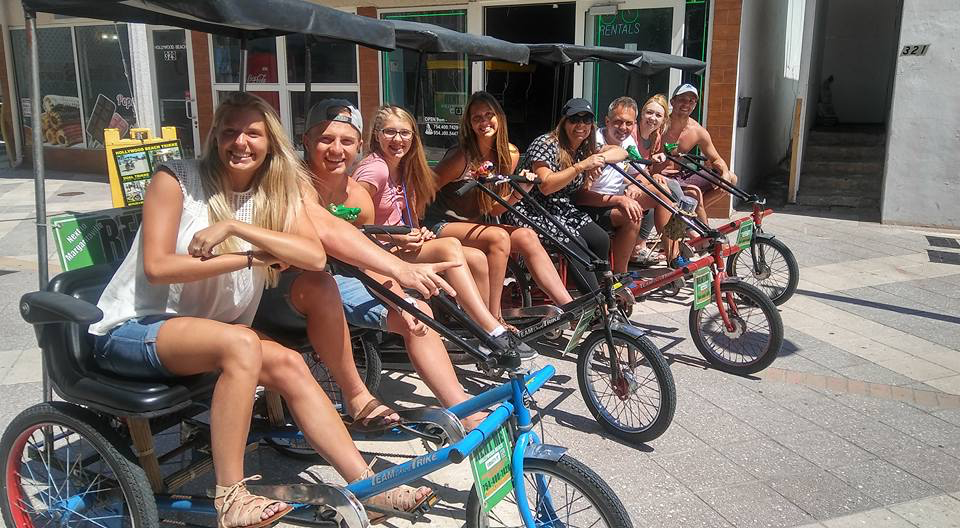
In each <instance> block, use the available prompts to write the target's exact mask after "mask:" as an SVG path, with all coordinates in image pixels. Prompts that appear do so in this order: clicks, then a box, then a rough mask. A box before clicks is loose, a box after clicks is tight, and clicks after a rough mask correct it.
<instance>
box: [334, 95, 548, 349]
mask: <svg viewBox="0 0 960 528" xmlns="http://www.w3.org/2000/svg"><path fill="white" fill-rule="evenodd" d="M366 150H367V156H366V157H364V158H363V159H362V160H361V161H360V163H359V164H357V168H356V169H355V170H354V172H353V175H352V177H353V179H354V180H356V181H357V182H358V183H359V184H360V186H361V187H363V188H364V189H365V190H366V191H367V192H368V193H370V197H371V199H372V200H373V206H374V209H375V213H374V222H375V223H376V224H379V225H406V226H410V232H409V233H408V234H406V235H389V236H386V235H384V236H383V237H385V240H386V241H388V242H390V243H392V244H394V246H395V252H396V253H397V256H399V257H400V258H403V259H405V260H408V261H412V262H461V263H464V264H466V265H465V266H459V267H455V268H450V269H449V270H447V271H446V272H445V273H446V276H447V280H448V281H449V282H450V285H451V286H453V288H454V289H455V290H456V292H457V301H458V302H459V303H460V306H461V307H462V308H463V309H464V311H465V312H467V314H469V315H470V317H471V318H473V320H474V321H476V323H477V324H478V325H480V327H482V328H483V329H484V330H486V331H487V332H489V333H490V334H491V335H492V336H494V337H495V338H500V336H503V337H502V338H501V339H506V340H508V341H509V345H511V346H513V347H514V348H516V349H517V350H518V351H519V352H521V354H522V355H524V356H532V355H533V354H534V352H533V350H532V349H530V347H528V346H527V345H525V344H523V343H522V342H521V341H520V340H519V338H517V337H516V335H515V334H514V333H513V332H511V331H508V330H507V329H506V328H505V327H504V325H502V324H501V321H498V320H497V318H495V317H494V316H493V315H492V314H491V313H490V310H488V309H487V303H486V302H485V300H484V298H483V297H482V296H481V293H480V292H481V291H483V292H487V291H489V288H490V287H489V278H488V275H487V258H486V255H484V254H483V252H482V251H480V250H478V249H474V248H469V247H464V246H463V245H462V244H461V243H460V241H459V240H457V239H455V238H442V239H440V238H437V237H436V235H435V234H434V233H433V232H431V231H430V230H429V229H427V228H425V227H421V226H420V222H419V218H420V217H421V216H423V212H424V210H425V209H426V206H427V204H428V203H429V202H431V201H432V200H433V197H434V195H435V194H436V187H435V181H436V180H435V176H434V173H433V170H432V169H430V166H429V165H428V164H427V158H426V155H425V154H424V151H423V144H422V143H421V141H420V135H419V134H418V133H417V131H416V121H415V120H414V119H413V116H411V115H410V113H408V112H407V111H406V110H404V109H403V108H400V107H398V106H393V105H384V106H381V107H380V108H378V109H377V113H376V115H375V116H374V119H373V124H372V126H371V127H370V136H369V137H368V138H367V141H366ZM478 283H479V286H478ZM504 344H505V345H507V344H508V343H504Z"/></svg>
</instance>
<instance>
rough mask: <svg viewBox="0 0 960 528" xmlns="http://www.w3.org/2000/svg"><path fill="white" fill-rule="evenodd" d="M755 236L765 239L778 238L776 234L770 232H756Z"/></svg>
mask: <svg viewBox="0 0 960 528" xmlns="http://www.w3.org/2000/svg"><path fill="white" fill-rule="evenodd" d="M754 237H755V238H762V239H764V240H773V239H774V238H776V235H771V234H770V233H756V234H754Z"/></svg>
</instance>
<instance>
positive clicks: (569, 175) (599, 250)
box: [503, 98, 627, 293]
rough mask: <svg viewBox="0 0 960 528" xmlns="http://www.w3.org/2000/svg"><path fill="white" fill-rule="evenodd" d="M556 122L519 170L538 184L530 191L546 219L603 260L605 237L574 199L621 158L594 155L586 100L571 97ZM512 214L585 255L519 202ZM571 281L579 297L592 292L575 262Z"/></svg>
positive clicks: (607, 152)
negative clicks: (530, 174)
mask: <svg viewBox="0 0 960 528" xmlns="http://www.w3.org/2000/svg"><path fill="white" fill-rule="evenodd" d="M560 116H561V117H560V122H559V123H557V128H555V129H554V130H553V131H551V132H548V133H546V134H543V135H542V136H540V137H538V138H536V139H534V140H533V143H531V144H530V147H528V148H527V151H526V152H525V153H524V155H523V159H522V160H521V162H520V168H521V169H524V170H529V171H531V172H534V173H536V175H537V176H538V177H539V178H540V180H541V181H542V183H541V184H540V185H539V186H538V187H537V188H534V189H533V190H532V191H531V192H530V198H531V199H534V200H537V202H539V203H540V205H542V206H543V207H544V208H545V209H546V210H547V211H548V212H549V213H550V214H551V215H552V216H554V217H556V218H557V219H558V220H560V222H562V223H563V224H564V226H565V227H566V228H567V230H568V231H570V232H571V233H572V234H573V235H574V236H576V237H577V238H578V239H579V240H580V241H581V242H584V243H585V244H586V245H587V247H589V248H590V251H592V252H593V253H594V254H596V255H597V256H598V257H599V258H601V259H607V258H608V254H609V252H610V236H609V235H608V234H607V232H606V231H604V230H603V228H601V227H600V226H598V225H597V224H596V223H594V222H593V220H591V219H590V216H589V215H587V213H585V212H583V211H581V210H579V209H577V208H576V207H575V206H574V195H576V194H577V193H578V192H580V190H581V189H587V188H589V187H590V181H591V180H592V179H593V177H594V175H595V174H597V173H598V171H599V170H600V169H602V168H603V166H604V165H605V164H606V163H607V162H613V163H616V162H620V161H623V160H624V159H626V157H627V153H626V151H625V150H623V149H622V148H620V147H615V146H608V147H605V148H604V150H603V151H602V152H597V144H596V141H595V138H596V135H597V128H596V123H595V121H594V112H593V108H592V107H591V106H590V103H589V102H587V100H586V99H580V98H574V99H570V100H569V101H567V103H566V104H565V105H563V109H562V110H561V113H560ZM516 208H517V210H519V211H520V212H522V213H523V214H524V215H526V216H527V218H529V219H530V220H531V221H532V222H534V223H536V224H537V225H539V226H542V227H544V228H546V230H547V231H548V232H550V234H552V235H553V236H554V237H556V238H557V239H558V240H560V241H561V242H563V243H564V244H568V245H567V247H569V248H570V249H572V250H573V251H575V252H577V253H578V254H580V255H581V256H583V257H585V258H586V257H587V255H586V254H585V253H584V252H583V251H582V250H581V249H579V247H578V246H576V245H573V244H570V240H569V238H567V236H566V235H565V234H564V233H563V232H561V231H560V229H558V228H557V227H556V226H554V225H553V224H552V223H550V222H549V221H548V220H547V219H546V218H544V216H543V215H542V214H541V213H540V211H539V210H538V209H536V208H534V207H533V206H532V205H530V204H528V203H526V200H522V201H520V202H519V203H517V204H516ZM503 219H504V220H505V221H506V222H508V223H511V224H514V225H518V226H526V225H527V223H526V221H525V220H523V219H522V218H520V217H519V216H518V215H514V214H511V213H509V212H508V213H507V214H505V215H504V217H503ZM569 264H570V268H571V269H572V271H573V273H572V274H571V278H572V279H573V280H574V282H575V283H576V286H577V289H578V290H580V292H581V293H588V292H589V291H591V290H593V289H595V288H597V287H598V284H597V280H596V277H594V275H593V274H592V273H587V271H586V269H585V268H584V267H583V265H581V264H580V263H578V262H576V261H573V260H571V261H570V262H569Z"/></svg>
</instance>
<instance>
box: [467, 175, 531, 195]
mask: <svg viewBox="0 0 960 528" xmlns="http://www.w3.org/2000/svg"><path fill="white" fill-rule="evenodd" d="M506 182H513V183H532V184H534V185H539V184H540V183H543V180H541V179H540V178H539V177H537V178H534V179H532V180H530V179H527V177H526V176H521V175H519V174H509V175H508V174H495V175H493V176H486V177H481V178H471V179H469V180H467V181H466V182H464V184H463V185H462V186H460V188H459V189H457V192H456V195H457V197H460V196H463V195H465V194H467V193H468V192H470V190H471V189H473V188H474V187H476V186H477V185H480V184H487V183H506Z"/></svg>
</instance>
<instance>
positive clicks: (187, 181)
mask: <svg viewBox="0 0 960 528" xmlns="http://www.w3.org/2000/svg"><path fill="white" fill-rule="evenodd" d="M160 166H161V167H165V168H166V169H167V170H169V171H170V172H172V173H173V174H174V175H175V176H176V177H177V180H178V181H179V182H180V190H181V191H183V212H182V213H181V215H180V228H179V230H178V232H177V248H176V252H177V253H179V254H183V255H186V254H187V245H188V244H189V243H190V240H192V239H193V235H194V234H195V233H196V232H197V231H200V230H201V229H204V228H206V227H208V226H209V225H210V222H209V219H208V216H207V200H206V197H205V196H204V192H203V187H202V185H201V183H200V173H199V164H198V162H196V161H192V160H190V161H169V162H165V163H163V164H162V165H160ZM231 198H232V200H233V206H234V211H235V213H234V216H235V218H236V219H237V220H239V221H241V222H247V223H250V221H251V219H252V218H253V191H252V190H250V191H244V192H238V193H232V196H231ZM141 233H142V228H141V230H138V231H137V236H136V237H135V238H134V240H133V247H131V248H130V252H129V253H127V257H126V258H125V259H124V260H123V263H122V264H120V268H119V269H117V272H116V273H115V274H114V276H113V278H112V279H111V280H110V283H109V284H108V285H107V287H106V289H105V290H104V291H103V295H101V296H100V301H99V302H98V303H97V307H98V308H100V310H102V311H103V319H102V320H100V322H98V323H95V324H92V325H90V333H91V334H94V335H105V334H107V333H108V332H110V330H112V329H114V328H116V327H117V326H120V325H121V324H122V323H124V322H125V321H127V320H129V319H133V318H137V317H145V316H148V315H161V314H171V315H179V316H189V317H202V318H204V319H213V320H215V321H220V322H224V323H239V324H245V325H249V324H250V323H251V322H253V316H254V315H256V313H257V305H258V304H259V303H260V296H261V295H262V294H263V287H264V284H265V280H266V274H265V273H264V271H263V270H261V269H258V268H254V269H241V270H238V271H234V272H232V273H224V274H222V275H217V276H215V277H210V278H207V279H202V280H198V281H194V282H188V283H182V284H150V283H149V282H148V281H147V277H146V275H145V274H144V272H143V255H142V251H143V241H142V238H141ZM240 244H241V249H243V250H247V249H249V248H250V246H249V244H247V243H246V242H245V241H243V240H241V241H240Z"/></svg>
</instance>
